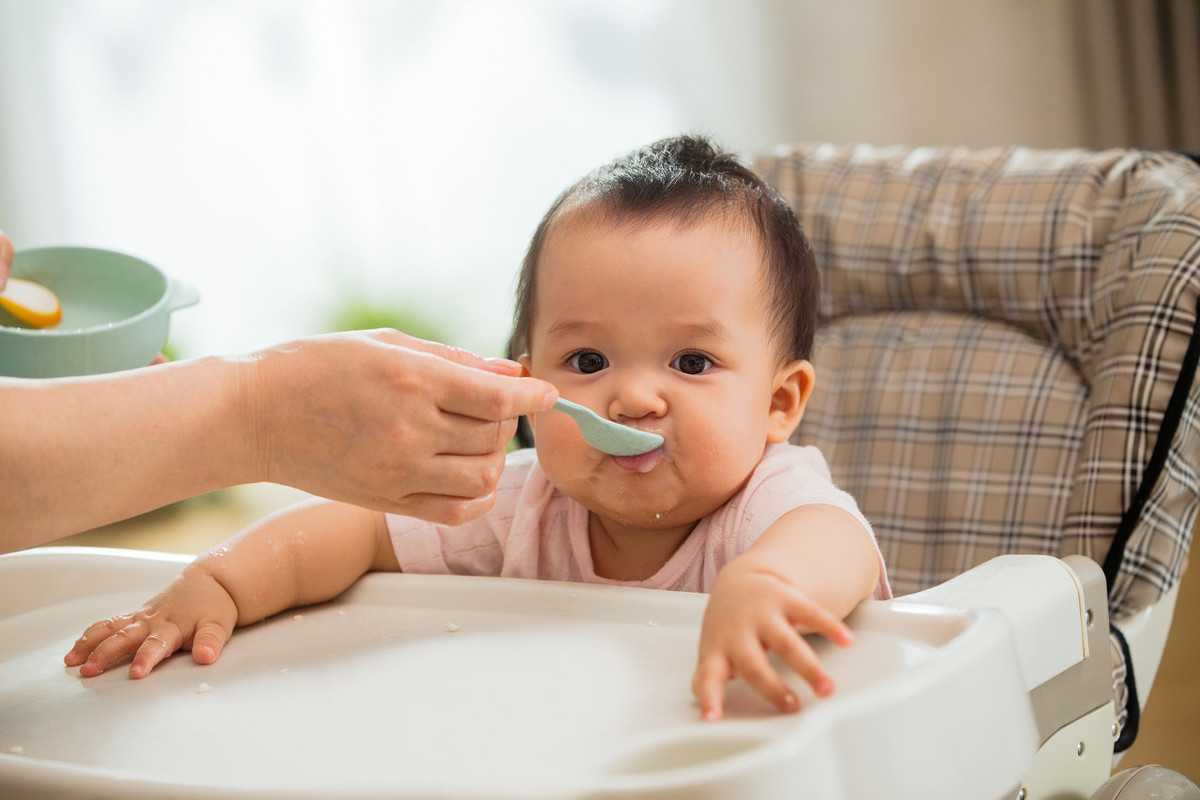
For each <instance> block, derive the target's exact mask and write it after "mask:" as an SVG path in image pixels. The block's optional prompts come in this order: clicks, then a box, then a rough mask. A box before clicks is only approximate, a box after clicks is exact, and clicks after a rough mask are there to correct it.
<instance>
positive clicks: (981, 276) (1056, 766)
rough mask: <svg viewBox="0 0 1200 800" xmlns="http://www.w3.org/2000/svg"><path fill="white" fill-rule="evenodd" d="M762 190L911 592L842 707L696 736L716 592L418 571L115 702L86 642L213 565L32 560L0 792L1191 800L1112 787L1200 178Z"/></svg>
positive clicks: (753, 714) (1123, 165)
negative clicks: (785, 207)
mask: <svg viewBox="0 0 1200 800" xmlns="http://www.w3.org/2000/svg"><path fill="white" fill-rule="evenodd" d="M757 168H758V169H759V170H760V171H761V172H762V173H763V174H765V176H766V177H767V178H768V179H769V180H771V181H772V182H774V183H775V184H776V185H778V186H779V187H780V189H781V190H782V191H783V192H784V194H785V196H786V197H787V198H788V199H789V201H790V202H791V203H793V204H794V206H795V208H796V210H797V213H798V215H799V216H800V219H801V221H802V223H803V224H804V226H805V229H806V230H807V231H808V233H809V235H810V237H811V238H812V240H813V243H814V247H815V248H816V251H817V257H818V261H819V263H820V264H821V268H822V270H823V303H822V316H823V321H822V326H821V329H820V331H819V340H818V345H817V349H816V352H815V356H814V362H815V364H816V369H817V388H818V390H817V392H816V393H815V394H814V396H813V398H812V400H811V401H810V403H809V406H808V409H807V410H806V413H805V416H804V421H803V423H802V425H801V428H800V430H799V431H798V432H797V434H796V440H797V441H799V442H812V443H816V444H818V445H820V447H821V448H822V449H823V450H824V451H825V454H826V456H827V457H828V459H829V461H830V464H831V467H832V469H833V472H834V477H835V479H836V480H837V481H838V482H839V483H840V485H841V486H842V487H843V488H845V489H847V490H849V491H851V492H852V493H854V494H855V495H856V496H857V497H858V498H859V501H860V503H861V505H862V507H863V509H864V511H865V512H866V514H867V516H868V517H869V518H870V519H871V520H872V522H873V524H874V526H875V529H876V532H877V534H878V537H879V540H880V542H881V545H882V547H883V550H884V555H885V557H886V559H887V561H888V564H889V569H890V576H891V582H892V586H893V589H894V590H895V592H896V594H897V595H898V596H897V598H896V599H894V600H890V601H887V602H874V601H867V602H865V603H863V604H862V605H860V606H859V608H858V609H856V610H855V611H854V613H853V614H852V615H851V616H850V618H849V619H848V622H849V624H850V626H851V627H852V628H853V630H854V631H855V642H854V644H853V645H851V646H850V647H848V648H844V649H843V648H837V647H833V646H832V645H829V643H827V642H824V641H822V640H820V639H818V638H814V639H813V645H814V647H815V648H816V649H817V651H818V654H819V656H820V657H821V659H822V662H823V663H824V665H825V667H826V669H827V670H828V671H829V672H830V674H831V676H832V677H833V679H834V681H835V683H836V685H837V690H836V692H835V693H834V695H833V696H831V697H829V698H822V699H817V698H815V697H814V696H813V695H812V693H811V691H809V690H808V689H807V687H806V686H804V685H803V684H802V683H801V682H800V681H799V679H798V678H796V677H795V676H791V678H790V679H789V682H790V684H791V685H792V686H793V688H794V689H795V690H796V692H797V694H798V695H799V696H800V697H801V701H802V704H803V708H802V710H801V711H800V712H799V713H797V714H780V713H777V712H776V711H775V710H774V709H773V708H771V707H770V706H768V705H767V704H766V702H765V701H763V700H762V699H761V698H758V697H757V696H756V695H755V694H754V693H753V692H752V691H750V690H749V688H748V687H747V686H746V685H745V684H743V683H741V682H740V681H734V682H732V683H730V685H729V687H728V694H727V702H726V712H727V716H726V719H725V720H723V721H721V722H719V723H704V722H702V721H700V720H699V718H698V717H699V715H698V712H697V709H696V707H695V705H694V702H693V701H692V698H691V696H690V692H689V690H688V683H689V680H690V677H691V672H692V669H693V667H694V665H695V657H696V645H697V640H698V634H699V626H700V620H701V617H702V615H703V611H704V605H705V602H706V598H705V596H704V595H699V594H689V593H682V592H663V591H651V590H643V589H634V588H628V587H614V586H594V585H580V584H564V583H551V582H532V581H521V580H505V579H495V578H477V577H464V576H425V575H396V574H373V575H368V576H366V577H365V578H364V579H363V580H361V581H360V582H359V583H358V584H357V585H356V586H355V587H353V588H352V589H350V590H349V591H348V592H347V593H345V594H344V595H342V596H341V597H339V598H337V599H336V600H335V601H333V602H331V603H327V604H324V605H322V606H317V607H313V608H306V609H299V610H295V611H291V612H287V613H284V614H281V615H278V616H277V617H275V618H272V619H270V620H267V621H265V622H263V623H259V624H258V625H255V626H251V627H249V628H246V629H244V630H241V631H239V632H238V634H237V635H235V637H234V639H233V640H232V641H231V642H230V643H229V645H228V646H227V647H226V649H225V651H224V653H223V654H222V656H221V659H220V660H219V661H218V662H217V663H216V664H213V665H211V666H207V667H198V666H196V665H195V664H193V663H192V661H191V659H190V658H189V657H187V656H186V655H183V656H176V657H174V658H172V659H169V660H168V661H167V662H164V663H163V664H161V665H160V666H159V668H157V669H156V670H155V671H154V673H152V674H151V675H150V676H149V677H147V678H145V679H142V680H140V681H131V680H129V679H128V678H127V677H126V674H125V668H124V665H117V666H116V667H115V668H113V669H111V670H110V671H109V672H107V673H105V674H104V675H101V676H99V677H96V678H90V679H86V680H84V679H81V678H79V677H78V675H77V674H76V673H75V671H74V670H67V669H65V668H64V666H63V664H62V656H63V654H64V653H65V652H66V650H67V649H68V648H69V647H70V644H71V642H72V641H73V640H74V637H76V636H78V635H79V632H80V631H82V630H83V628H84V627H85V626H86V625H87V624H88V623H90V622H93V621H94V620H96V619H99V618H102V617H103V616H106V615H109V614H115V613H120V612H124V611H128V610H130V609H132V608H136V607H137V605H138V604H139V603H140V602H142V601H143V600H144V599H145V598H146V597H147V596H148V595H149V594H150V593H151V592H153V591H156V590H157V589H159V588H161V587H162V586H163V585H164V584H165V583H166V582H167V581H168V580H170V578H171V577H173V576H174V575H175V574H178V572H179V570H180V569H181V568H182V566H183V564H184V563H185V561H186V560H187V559H185V558H183V557H179V556H169V555H165V554H153V553H133V552H129V551H113V550H107V551H106V550H99V549H88V550H84V549H77V548H46V549H41V550H32V551H27V552H24V553H16V554H10V555H7V556H0V796H2V797H4V798H5V800H23V799H24V798H47V797H53V798H84V797H86V798H89V799H95V798H121V799H122V800H130V799H131V798H179V797H212V796H220V797H223V798H228V799H229V800H240V799H243V798H244V799H246V800H250V799H252V798H253V799H255V800H258V799H260V798H267V797H286V798H329V797H338V798H364V799H365V798H383V797H387V798H410V799H415V798H448V797H473V798H482V797H487V798H522V799H523V800H525V799H527V798H579V799H582V798H588V799H589V800H597V799H599V798H603V799H605V800H618V798H621V799H625V798H639V799H642V798H654V799H655V800H722V799H724V798H739V800H741V799H742V798H747V799H754V800H757V799H758V798H780V799H781V800H782V798H821V800H877V798H884V797H886V798H889V800H1000V798H1008V800H1012V799H1013V798H1020V800H1070V799H1071V798H1092V800H1112V799H1113V798H1118V797H1120V798H1126V800H1128V799H1129V798H1135V797H1150V796H1159V797H1174V798H1188V797H1192V796H1194V794H1188V793H1189V792H1193V793H1194V790H1195V786H1194V784H1192V783H1191V782H1190V781H1188V780H1187V778H1186V777H1184V776H1179V775H1177V774H1173V773H1170V772H1169V771H1166V770H1158V771H1153V770H1142V771H1140V772H1137V773H1135V774H1129V773H1127V772H1126V773H1120V774H1118V775H1117V776H1114V777H1113V778H1111V779H1110V777H1109V776H1110V773H1111V772H1112V770H1113V768H1114V751H1116V752H1118V753H1119V752H1120V751H1122V750H1124V749H1125V748H1126V747H1127V746H1128V744H1129V743H1130V742H1131V741H1132V740H1133V738H1134V736H1135V735H1136V731H1137V723H1138V717H1139V712H1140V709H1141V705H1142V704H1143V703H1144V702H1145V700H1146V696H1147V694H1148V692H1149V688H1150V685H1151V684H1152V682H1153V677H1154V673H1155V670H1156V669H1157V664H1158V659H1159V654H1160V653H1161V651H1162V646H1163V641H1164V638H1165V635H1166V632H1167V629H1168V626H1169V622H1170V617H1171V613H1172V608H1173V603H1174V600H1175V596H1176V591H1177V586H1178V582H1179V579H1180V577H1181V575H1182V573H1183V570H1184V567H1185V563H1186V558H1187V554H1188V550H1189V547H1190V544H1191V537H1192V530H1193V526H1194V524H1195V521H1196V516H1197V502H1198V501H1197V497H1198V494H1200V475H1198V473H1197V467H1198V466H1200V458H1198V456H1200V453H1198V452H1197V450H1198V448H1200V430H1198V423H1197V419H1198V398H1197V390H1196V387H1195V371H1196V364H1197V360H1198V359H1200V335H1197V332H1196V331H1197V300H1198V297H1200V169H1197V168H1196V166H1195V165H1193V164H1192V163H1191V162H1189V161H1188V160H1187V159H1185V158H1183V157H1181V156H1175V155H1170V154H1164V153H1144V152H1135V151H1106V152H1084V151H1069V152H1067V151H1064V152H1037V151H1031V150H1024V149H996V150H986V151H970V150H962V149H941V150H935V149H909V148H872V147H837V146H831V145H797V146H793V147H787V148H783V149H781V150H779V151H777V152H775V153H773V154H770V155H767V156H764V157H762V158H761V159H759V160H758V162H757ZM1147 787H1149V788H1147ZM1139 792H1140V793H1139ZM1151 792H1158V794H1157V795H1154V794H1151Z"/></svg>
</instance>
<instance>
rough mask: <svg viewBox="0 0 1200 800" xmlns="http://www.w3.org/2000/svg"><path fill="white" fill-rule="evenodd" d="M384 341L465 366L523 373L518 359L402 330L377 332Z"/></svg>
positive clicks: (512, 373)
mask: <svg viewBox="0 0 1200 800" xmlns="http://www.w3.org/2000/svg"><path fill="white" fill-rule="evenodd" d="M375 333H376V334H377V335H378V336H379V337H380V338H381V339H383V340H384V341H387V342H390V343H392V344H397V345H400V346H401V347H406V348H408V349H410V350H419V351H421V352H422V353H429V354H430V355H434V356H437V357H439V358H442V359H444V360H446V361H451V362H454V363H455V364H461V365H462V366H464V367H471V368H472V369H480V370H483V371H485V372H495V373H497V374H499V375H509V376H517V375H520V374H521V365H520V364H518V363H517V362H516V361H512V360H510V359H507V358H488V357H486V356H480V355H476V354H475V353H472V352H471V351H470V350H463V349H462V348H459V347H451V346H450V345H448V344H442V343H441V342H434V341H430V340H428V339H418V338H416V337H415V336H409V335H408V334H407V333H402V332H401V331H396V330H391V329H389V328H385V329H382V330H379V331H376V332H375Z"/></svg>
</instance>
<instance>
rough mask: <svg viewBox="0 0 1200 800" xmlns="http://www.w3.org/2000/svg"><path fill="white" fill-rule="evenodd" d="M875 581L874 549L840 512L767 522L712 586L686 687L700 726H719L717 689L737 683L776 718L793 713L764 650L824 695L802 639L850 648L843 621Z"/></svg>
mask: <svg viewBox="0 0 1200 800" xmlns="http://www.w3.org/2000/svg"><path fill="white" fill-rule="evenodd" d="M879 577H880V576H879V556H878V553H877V551H876V548H875V544H874V542H873V541H872V539H871V537H870V535H869V533H868V531H867V530H866V529H865V528H864V527H863V526H862V524H861V523H860V522H859V521H858V520H856V519H855V518H854V517H853V516H852V515H850V514H849V513H847V512H846V511H844V510H842V509H840V508H837V507H836V506H830V505H808V506H801V507H800V508H796V509H793V510H792V511H790V512H788V513H787V514H786V515H784V516H783V517H782V518H780V519H779V520H778V521H777V522H775V524H774V525H772V526H771V527H770V528H768V529H767V530H766V532H765V533H763V535H762V536H761V537H760V538H759V540H758V541H757V542H755V544H754V545H753V546H752V547H751V548H750V549H749V550H747V551H746V552H745V553H743V554H742V555H740V556H738V557H737V558H735V559H733V560H732V561H730V562H729V563H728V564H726V565H725V567H724V568H723V569H722V570H721V571H720V572H719V573H718V574H717V577H716V580H715V581H714V582H713V587H712V596H711V597H710V598H709V601H708V608H707V610H706V611H705V613H704V623H703V627H702V628H701V632H700V655H699V660H698V663H697V666H696V673H695V676H694V677H693V679H692V692H693V693H694V694H695V695H696V699H697V700H698V701H699V703H700V713H701V715H702V716H703V717H704V719H707V720H716V719H720V718H721V713H722V706H723V703H724V695H725V684H726V683H727V682H728V681H729V680H731V679H733V678H735V677H737V676H741V677H742V678H744V679H745V680H746V682H747V683H749V684H750V685H751V686H752V687H754V689H755V690H756V691H758V692H759V693H760V694H761V695H762V696H763V697H765V698H767V699H768V700H770V701H771V702H772V703H774V704H775V705H776V706H778V707H779V709H780V710H782V711H795V710H797V709H798V708H799V701H798V700H797V699H796V695H795V694H794V693H793V692H792V691H791V690H790V689H789V688H788V687H787V685H786V684H785V683H784V682H783V679H782V678H781V677H780V676H779V673H778V672H777V671H776V670H775V668H774V667H773V666H772V665H771V663H770V662H769V661H768V660H767V652H768V651H772V650H773V651H774V652H775V653H776V655H778V656H779V657H780V658H781V659H782V660H783V662H784V663H785V664H787V666H789V667H790V668H791V669H793V670H795V671H796V673H797V674H799V675H800V676H801V677H803V678H804V679H805V680H806V681H808V683H809V684H810V685H811V686H812V687H813V690H814V691H815V692H816V693H817V694H818V695H821V696H826V695H828V694H830V693H831V692H832V691H833V681H831V680H830V678H829V676H828V675H827V674H826V673H825V671H824V670H823V669H822V668H821V664H820V662H819V661H818V660H817V657H816V654H815V653H814V652H813V650H812V648H811V647H809V645H808V643H807V642H806V641H805V640H804V637H803V635H802V634H804V633H820V634H824V635H825V636H827V637H828V638H829V639H830V640H832V641H833V642H835V643H837V644H840V645H848V644H850V642H851V641H852V640H853V635H852V634H851V633H850V629H849V628H847V627H846V625H845V623H843V622H842V620H843V619H844V618H845V617H846V615H847V614H849V613H850V612H851V611H852V610H853V609H854V607H855V606H856V605H858V603H859V602H860V601H862V600H864V599H866V598H868V597H870V596H871V594H872V593H873V592H874V590H875V587H876V585H877V584H878V582H879Z"/></svg>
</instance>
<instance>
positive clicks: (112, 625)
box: [63, 614, 133, 667]
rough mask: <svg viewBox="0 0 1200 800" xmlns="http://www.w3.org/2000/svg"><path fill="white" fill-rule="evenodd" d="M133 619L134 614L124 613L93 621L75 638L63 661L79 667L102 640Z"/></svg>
mask: <svg viewBox="0 0 1200 800" xmlns="http://www.w3.org/2000/svg"><path fill="white" fill-rule="evenodd" d="M132 621H133V615H132V614H122V615H121V616H119V617H110V618H109V619H105V620H101V621H100V622H96V623H93V624H92V625H90V626H88V629H87V630H85V631H84V632H83V635H82V636H80V637H79V638H78V639H76V640H75V644H74V645H73V646H72V647H71V650H70V651H69V652H68V653H67V654H66V656H64V657H63V661H64V662H65V663H66V665H67V666H68V667H78V666H79V665H80V664H82V663H83V662H85V661H87V660H88V656H90V655H91V654H92V651H94V650H95V649H96V648H97V647H99V646H100V643H101V642H103V641H105V640H106V639H108V637H110V636H112V635H113V634H114V633H116V632H117V631H118V630H120V629H121V628H123V627H125V626H126V625H129V624H130V623H131V622H132Z"/></svg>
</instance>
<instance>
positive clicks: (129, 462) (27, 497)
mask: <svg viewBox="0 0 1200 800" xmlns="http://www.w3.org/2000/svg"><path fill="white" fill-rule="evenodd" d="M251 368H252V366H251V365H250V364H249V363H247V362H242V361H238V360H233V359H219V358H204V359H197V360H194V361H184V362H178V363H174V364H165V365H159V366H154V367H148V368H146V369H140V370H132V371H130V372H127V373H121V374H117V375H106V376H103V377H91V378H73V379H65V380H54V381H34V380H20V379H0V551H8V550H17V549H20V548H22V547H29V546H33V545H36V544H41V543H44V542H47V541H50V540H53V539H56V538H59V537H61V536H64V535H67V534H70V533H74V532H77V531H81V530H86V529H89V528H92V527H95V526H98V525H103V524H106V523H109V522H114V521H116V520H120V519H125V518H127V517H130V516H133V515H136V514H139V513H143V512H145V511H149V510H151V509H154V508H158V507H160V506H163V505H166V504H168V503H171V502H174V501H177V500H181V499H183V498H186V497H191V496H193V495H196V494H200V493H203V492H207V491H211V490H214V489H218V488H223V487H226V486H232V485H235V484H237V483H244V482H250V481H254V480H259V479H260V477H261V471H262V466H261V458H259V456H258V450H259V448H258V446H257V443H256V442H255V437H256V436H257V435H258V432H257V427H258V421H257V420H256V418H255V414H254V412H253V409H252V408H251V407H250V406H251V403H250V401H249V400H248V390H247V387H246V386H245V383H246V375H247V374H248V370H250V369H251Z"/></svg>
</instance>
